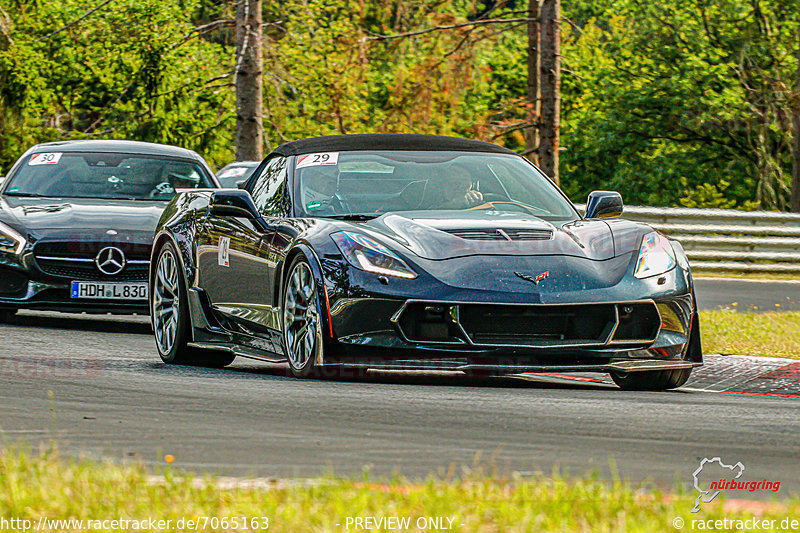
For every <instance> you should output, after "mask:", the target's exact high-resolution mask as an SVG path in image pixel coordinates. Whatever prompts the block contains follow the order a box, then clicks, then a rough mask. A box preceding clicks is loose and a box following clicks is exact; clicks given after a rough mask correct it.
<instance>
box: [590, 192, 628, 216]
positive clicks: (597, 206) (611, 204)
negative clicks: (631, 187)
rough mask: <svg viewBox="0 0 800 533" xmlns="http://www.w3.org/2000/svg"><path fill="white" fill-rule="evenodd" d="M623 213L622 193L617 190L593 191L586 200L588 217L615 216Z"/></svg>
mask: <svg viewBox="0 0 800 533" xmlns="http://www.w3.org/2000/svg"><path fill="white" fill-rule="evenodd" d="M621 214H622V195H621V194H620V193H618V192H616V191H592V192H590V193H589V198H588V200H586V218H613V217H618V216H620V215H621Z"/></svg>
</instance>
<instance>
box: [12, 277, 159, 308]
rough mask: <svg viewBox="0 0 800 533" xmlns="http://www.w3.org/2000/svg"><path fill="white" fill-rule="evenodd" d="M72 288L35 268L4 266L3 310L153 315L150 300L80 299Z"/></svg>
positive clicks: (69, 284) (65, 282) (68, 282)
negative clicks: (72, 294)
mask: <svg viewBox="0 0 800 533" xmlns="http://www.w3.org/2000/svg"><path fill="white" fill-rule="evenodd" d="M98 281H101V280H98ZM105 281H108V280H105ZM70 288H71V281H70V280H66V279H63V280H62V279H57V278H55V277H51V276H47V275H45V274H43V273H41V272H39V271H38V270H36V269H35V268H34V269H21V268H13V267H9V266H6V265H0V309H14V310H15V309H35V310H43V311H61V312H65V313H93V314H105V313H113V314H140V315H145V314H149V305H148V302H147V300H146V299H145V300H107V299H77V298H72V297H71V290H70Z"/></svg>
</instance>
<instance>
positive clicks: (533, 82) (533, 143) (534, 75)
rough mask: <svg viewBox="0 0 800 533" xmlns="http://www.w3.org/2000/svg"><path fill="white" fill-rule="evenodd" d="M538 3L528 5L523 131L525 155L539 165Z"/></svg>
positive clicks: (536, 1) (532, 0) (538, 0)
mask: <svg viewBox="0 0 800 533" xmlns="http://www.w3.org/2000/svg"><path fill="white" fill-rule="evenodd" d="M539 2H540V0H529V3H528V93H527V97H526V100H525V104H526V106H527V116H526V120H527V122H528V127H527V129H526V130H525V155H526V156H528V159H530V160H531V161H532V162H533V163H534V164H539V157H538V156H539V154H538V149H539Z"/></svg>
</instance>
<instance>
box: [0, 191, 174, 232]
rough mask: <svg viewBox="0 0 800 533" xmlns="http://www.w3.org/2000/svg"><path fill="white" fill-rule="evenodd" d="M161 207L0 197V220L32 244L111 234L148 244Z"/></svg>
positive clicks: (156, 204) (147, 203)
mask: <svg viewBox="0 0 800 533" xmlns="http://www.w3.org/2000/svg"><path fill="white" fill-rule="evenodd" d="M164 207H166V202H158V201H135V200H108V199H94V198H16V197H12V196H2V197H0V210H1V211H2V212H3V213H4V214H5V217H3V218H4V219H10V220H9V223H10V224H11V225H13V226H15V227H16V228H17V229H18V230H19V231H21V232H23V233H25V234H27V236H28V237H29V239H31V240H38V239H40V238H41V237H43V236H45V235H46V236H47V237H48V238H51V237H62V236H63V237H68V236H76V235H77V236H80V237H81V238H83V239H91V240H95V239H102V238H103V236H106V235H109V231H112V230H113V231H114V232H117V233H118V234H120V235H123V234H124V235H127V236H128V238H129V239H132V240H136V241H139V240H142V241H149V240H151V239H152V238H153V233H154V232H155V228H156V224H157V223H158V219H159V218H160V217H161V213H162V212H163V210H164ZM117 233H112V235H114V234H117ZM105 238H106V239H107V238H108V237H105ZM126 240H127V239H126Z"/></svg>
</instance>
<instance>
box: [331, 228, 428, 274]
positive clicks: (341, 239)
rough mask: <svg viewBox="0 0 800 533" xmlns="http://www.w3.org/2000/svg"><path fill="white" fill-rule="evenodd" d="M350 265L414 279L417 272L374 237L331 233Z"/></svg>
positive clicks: (348, 232)
mask: <svg viewBox="0 0 800 533" xmlns="http://www.w3.org/2000/svg"><path fill="white" fill-rule="evenodd" d="M331 238H332V239H333V242H335V243H336V246H338V247H339V250H341V251H342V254H343V255H344V256H345V257H346V258H347V260H348V261H349V262H350V264H351V265H353V266H354V267H356V268H360V269H362V270H366V271H367V272H373V273H375V274H383V275H386V276H395V277H398V278H406V279H414V278H416V277H417V273H416V272H414V271H413V270H411V267H409V266H408V265H407V264H406V262H405V261H403V260H402V259H400V257H399V256H398V255H397V254H396V253H394V252H393V251H391V250H390V249H388V248H387V247H386V246H384V245H382V244H381V243H379V242H378V241H376V240H375V239H373V238H371V237H367V236H366V235H363V234H361V233H353V232H350V231H340V232H338V233H334V234H332V235H331Z"/></svg>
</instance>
